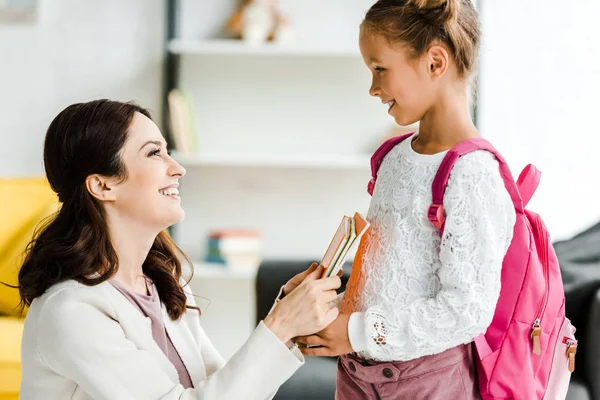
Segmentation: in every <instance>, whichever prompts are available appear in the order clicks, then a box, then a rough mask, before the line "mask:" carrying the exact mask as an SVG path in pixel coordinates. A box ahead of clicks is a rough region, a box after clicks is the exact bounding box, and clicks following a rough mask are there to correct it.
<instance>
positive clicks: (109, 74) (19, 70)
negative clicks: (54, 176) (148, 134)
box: [0, 0, 165, 176]
mask: <svg viewBox="0 0 600 400" xmlns="http://www.w3.org/2000/svg"><path fill="white" fill-rule="evenodd" d="M39 4H40V9H39V12H38V21H37V23H35V24H32V25H1V24H0V54H1V56H0V57H1V59H0V142H1V143H2V146H0V154H2V156H1V157H0V176H29V175H40V174H42V173H43V165H42V149H43V138H44V135H45V130H46V128H47V127H48V125H49V124H50V122H51V120H52V118H54V117H55V116H56V114H58V112H60V111H61V110H62V109H63V108H65V107H66V106H68V105H69V104H72V103H75V102H79V101H88V100H93V99H97V98H103V97H106V98H110V99H114V100H123V101H125V100H136V101H138V102H139V103H141V105H143V106H145V107H147V108H150V109H151V110H152V111H153V114H154V116H156V117H158V118H157V119H159V118H160V109H161V104H162V102H161V84H162V76H161V71H162V51H163V50H162V49H163V41H164V39H163V38H164V25H165V24H164V20H165V16H164V10H165V5H164V1H161V0H84V1H81V0H40V1H39Z"/></svg>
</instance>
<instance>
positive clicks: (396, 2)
mask: <svg viewBox="0 0 600 400" xmlns="http://www.w3.org/2000/svg"><path fill="white" fill-rule="evenodd" d="M363 27H364V29H366V31H367V32H369V33H372V34H378V35H382V36H383V37H384V38H386V39H387V40H388V41H389V42H390V43H401V44H403V45H404V46H406V47H408V48H409V49H411V50H412V56H413V57H418V56H420V55H421V54H423V53H424V52H426V51H427V49H428V48H429V46H430V45H431V44H432V43H435V42H436V41H438V42H440V43H442V44H444V45H445V46H446V47H447V48H448V50H450V52H451V53H452V56H453V59H454V61H455V63H456V66H457V68H458V73H459V75H460V76H463V77H468V76H469V75H470V73H471V72H472V71H473V70H474V69H475V65H476V62H477V56H478V53H479V42H480V37H481V30H480V24H479V19H478V16H477V11H475V9H474V7H473V4H472V3H471V0H379V1H378V2H377V3H375V4H374V5H373V6H372V7H371V8H370V9H369V11H367V14H366V16H365V19H364V21H363Z"/></svg>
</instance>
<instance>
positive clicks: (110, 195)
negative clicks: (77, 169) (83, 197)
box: [85, 174, 116, 201]
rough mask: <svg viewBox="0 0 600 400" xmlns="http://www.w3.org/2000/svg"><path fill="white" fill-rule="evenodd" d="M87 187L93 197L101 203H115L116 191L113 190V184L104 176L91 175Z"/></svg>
mask: <svg viewBox="0 0 600 400" xmlns="http://www.w3.org/2000/svg"><path fill="white" fill-rule="evenodd" d="M85 186H86V188H87V190H88V192H90V194H91V195H92V196H94V197H95V198H96V199H98V200H100V201H115V199H116V196H115V194H116V193H115V191H114V190H111V187H112V186H113V182H112V181H111V180H110V179H108V178H106V177H104V176H102V175H97V174H94V175H90V176H88V177H87V178H86V179H85Z"/></svg>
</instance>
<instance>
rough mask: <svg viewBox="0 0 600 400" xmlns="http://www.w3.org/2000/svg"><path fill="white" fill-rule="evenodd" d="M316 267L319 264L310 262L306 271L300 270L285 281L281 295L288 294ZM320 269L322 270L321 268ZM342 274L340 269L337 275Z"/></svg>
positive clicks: (342, 271)
mask: <svg viewBox="0 0 600 400" xmlns="http://www.w3.org/2000/svg"><path fill="white" fill-rule="evenodd" d="M318 267H319V264H317V263H312V264H311V265H310V267H308V269H307V270H306V271H304V272H300V273H299V274H297V275H296V276H294V277H293V278H292V279H290V280H289V281H287V283H286V284H285V286H284V287H283V296H284V297H285V296H287V295H288V294H290V293H291V292H292V291H293V290H294V289H296V288H297V287H298V286H299V285H300V284H301V283H302V281H304V279H306V277H307V276H308V275H309V274H310V273H311V272H313V271H314V270H315V269H317V268H318ZM321 271H323V270H321ZM321 273H322V272H321ZM342 275H344V270H343V269H340V271H339V272H338V274H337V276H342ZM320 277H321V276H320V275H319V276H318V278H320Z"/></svg>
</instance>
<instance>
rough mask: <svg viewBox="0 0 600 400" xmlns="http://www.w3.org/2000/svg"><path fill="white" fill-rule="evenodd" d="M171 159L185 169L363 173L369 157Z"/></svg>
mask: <svg viewBox="0 0 600 400" xmlns="http://www.w3.org/2000/svg"><path fill="white" fill-rule="evenodd" d="M173 157H174V158H175V159H176V160H177V161H178V162H179V163H180V164H181V165H183V166H184V167H186V168H189V167H202V166H207V167H273V168H307V169H342V170H365V169H368V168H369V162H370V156H368V155H330V154H307V155H297V154H294V155H270V154H198V155H184V154H181V153H174V154H173Z"/></svg>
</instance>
